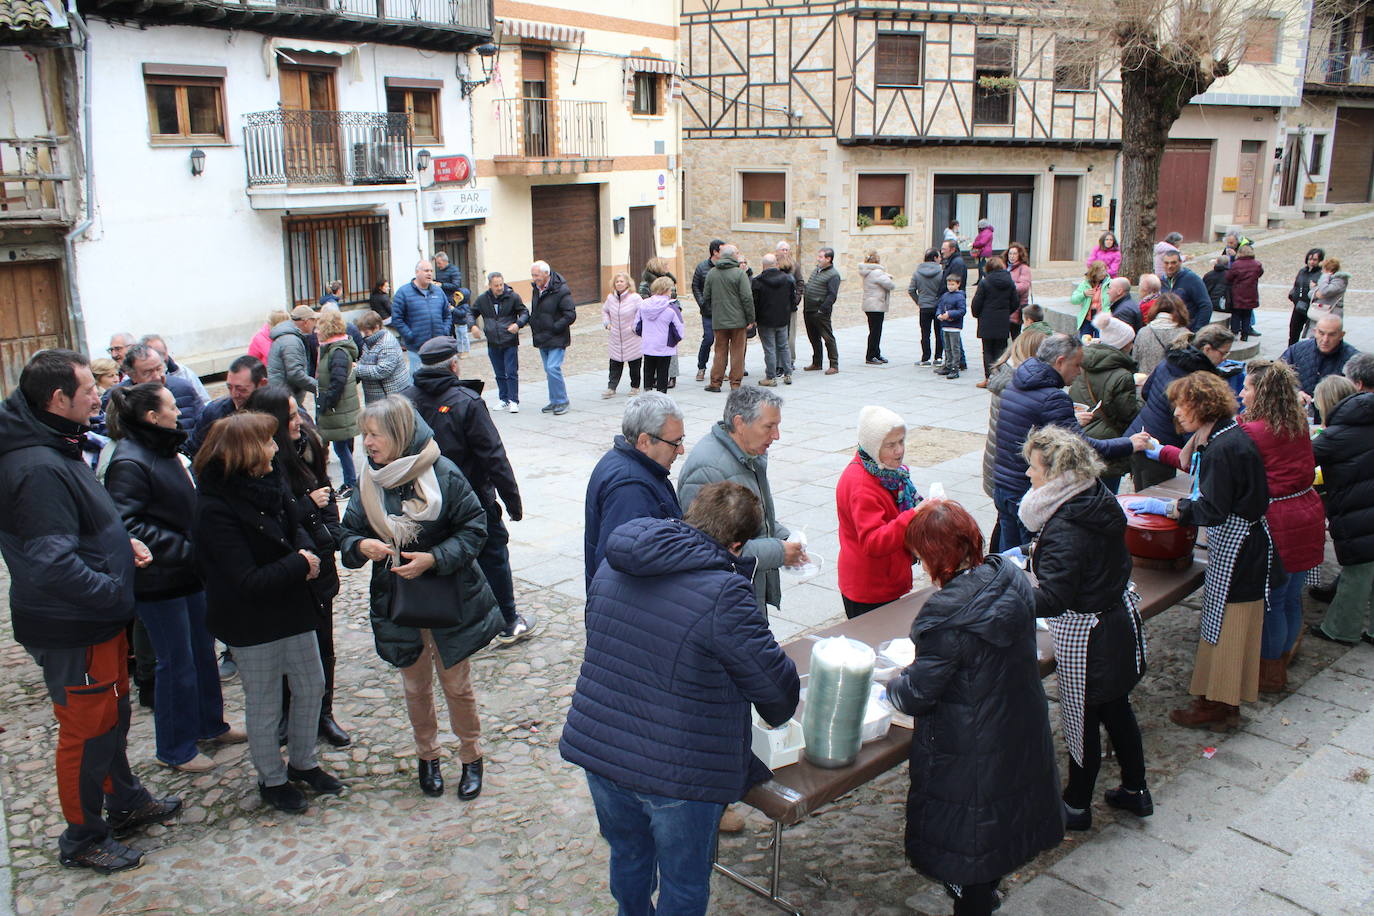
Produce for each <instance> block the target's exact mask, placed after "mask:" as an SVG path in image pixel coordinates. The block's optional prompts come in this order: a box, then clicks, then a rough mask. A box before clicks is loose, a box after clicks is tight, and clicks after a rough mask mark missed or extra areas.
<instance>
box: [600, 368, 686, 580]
mask: <svg viewBox="0 0 1374 916" xmlns="http://www.w3.org/2000/svg"><path fill="white" fill-rule="evenodd" d="M683 429H684V427H683V420H682V410H681V409H680V408H679V407H678V406H677V404H676V403H675V402H674V401H673V399H672V398H670V397H668V396H667V395H666V394H660V393H658V392H656V391H655V392H648V393H646V394H641V395H639V396H638V397H635V398H631V399H630V403H629V404H627V405H626V406H625V416H624V418H623V419H622V420H621V423H620V430H621V435H619V436H616V437H615V442H614V444H613V445H612V446H611V449H610V451H608V452H606V454H604V455H602V456H601V460H600V461H598V462H597V463H596V468H595V469H594V470H593V471H592V476H591V480H589V481H587V500H586V528H585V533H584V535H583V549H584V551H585V558H586V567H587V568H586V572H587V585H588V587H590V586H591V584H592V576H594V575H595V574H596V570H597V567H599V566H600V565H601V561H602V559H604V558H605V556H606V541H607V539H608V538H610V536H611V532H612V531H614V530H615V529H616V528H618V527H620V526H621V525H623V524H624V523H625V522H628V521H629V520H630V519H632V518H645V517H648V518H682V506H681V505H680V504H679V503H678V499H677V492H676V491H675V490H674V489H673V484H672V481H670V480H669V479H668V471H669V469H670V468H672V466H673V462H674V461H676V460H677V456H678V455H681V454H682V453H683V444H684V443H685V442H686V436H685V435H684V434H683Z"/></svg>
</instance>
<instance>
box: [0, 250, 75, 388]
mask: <svg viewBox="0 0 1374 916" xmlns="http://www.w3.org/2000/svg"><path fill="white" fill-rule="evenodd" d="M65 303H66V296H65V295H63V292H62V268H61V265H60V263H59V262H58V261H21V262H18V263H10V264H0V394H4V395H8V394H9V393H10V392H11V391H13V390H14V389H15V388H16V387H18V385H19V373H20V372H22V371H23V369H24V364H25V363H27V362H28V361H29V357H31V356H33V354H35V353H37V352H38V351H39V350H46V349H48V348H50V347H70V346H71V332H70V329H69V328H68V327H67V308H66V304H65Z"/></svg>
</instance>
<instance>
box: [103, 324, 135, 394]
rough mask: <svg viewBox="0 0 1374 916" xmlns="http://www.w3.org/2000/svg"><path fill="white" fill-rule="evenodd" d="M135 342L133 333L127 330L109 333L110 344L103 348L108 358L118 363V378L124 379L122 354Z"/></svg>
mask: <svg viewBox="0 0 1374 916" xmlns="http://www.w3.org/2000/svg"><path fill="white" fill-rule="evenodd" d="M135 343H136V339H135V338H134V335H132V334H130V333H129V332H128V331H120V332H119V333H118V334H112V335H110V345H109V346H108V347H106V348H105V352H106V353H108V354H110V359H112V360H114V361H115V362H116V363H118V364H119V380H120V381H121V382H122V381H124V354H125V353H128V352H129V348H130V347H132V346H133V345H134V344H135Z"/></svg>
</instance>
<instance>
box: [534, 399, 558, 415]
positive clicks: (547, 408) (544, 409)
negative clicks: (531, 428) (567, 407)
mask: <svg viewBox="0 0 1374 916" xmlns="http://www.w3.org/2000/svg"><path fill="white" fill-rule="evenodd" d="M557 406H558V405H557V404H555V403H553V402H552V401H550V402H549V403H547V404H545V405H544V406H543V407H541V408H539V412H540V413H553V409H554V408H555V407H557Z"/></svg>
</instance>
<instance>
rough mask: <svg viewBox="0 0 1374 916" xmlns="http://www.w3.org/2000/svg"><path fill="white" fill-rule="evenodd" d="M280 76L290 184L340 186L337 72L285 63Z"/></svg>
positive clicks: (283, 139) (287, 170)
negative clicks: (335, 89) (291, 182)
mask: <svg viewBox="0 0 1374 916" xmlns="http://www.w3.org/2000/svg"><path fill="white" fill-rule="evenodd" d="M279 74H280V81H281V107H282V111H283V112H284V114H283V116H282V117H283V121H284V123H283V129H282V148H283V149H282V151H283V155H284V158H285V161H286V178H287V181H297V182H302V183H313V184H331V183H333V184H338V183H341V182H342V181H343V160H342V157H341V155H340V153H341V150H340V148H339V147H340V141H339V127H340V125H339V122H338V120H337V119H336V117H335V116H334V114H333V113H334V112H336V111H337V110H338V107H339V105H338V101H337V97H336V95H335V91H334V71H333V70H330V69H326V68H322V67H293V66H289V65H287V64H282V65H281V66H280V67H279Z"/></svg>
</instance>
